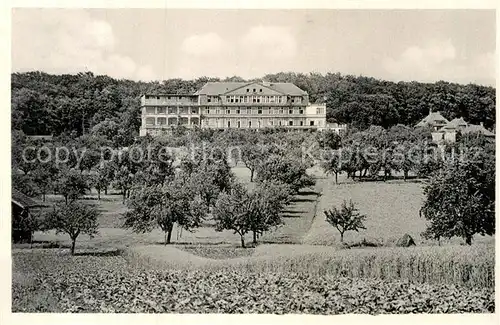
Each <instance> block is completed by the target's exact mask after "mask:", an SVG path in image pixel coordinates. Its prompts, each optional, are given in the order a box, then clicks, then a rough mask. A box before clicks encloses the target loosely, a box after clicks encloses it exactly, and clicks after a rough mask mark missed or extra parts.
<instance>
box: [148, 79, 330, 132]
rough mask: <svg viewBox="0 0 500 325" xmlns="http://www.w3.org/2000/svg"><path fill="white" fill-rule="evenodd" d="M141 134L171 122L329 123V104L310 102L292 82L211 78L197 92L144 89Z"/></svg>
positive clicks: (221, 125) (234, 125) (305, 125)
mask: <svg viewBox="0 0 500 325" xmlns="http://www.w3.org/2000/svg"><path fill="white" fill-rule="evenodd" d="M141 112H142V124H141V129H140V135H141V136H144V135H146V134H151V135H158V134H161V133H163V132H164V131H168V130H170V129H171V127H172V126H178V125H183V126H185V127H187V128H193V127H200V128H219V129H225V128H243V129H260V128H272V127H285V128H290V129H298V130H300V129H318V130H322V129H324V128H325V127H326V105H325V104H310V103H309V95H308V94H307V92H305V91H303V90H302V89H300V88H298V87H297V86H295V85H294V84H291V83H272V82H209V83H207V84H205V85H204V86H203V87H202V88H201V89H200V90H198V91H197V92H196V93H194V94H189V95H188V94H183V95H179V94H162V95H158V94H146V95H143V96H142V98H141Z"/></svg>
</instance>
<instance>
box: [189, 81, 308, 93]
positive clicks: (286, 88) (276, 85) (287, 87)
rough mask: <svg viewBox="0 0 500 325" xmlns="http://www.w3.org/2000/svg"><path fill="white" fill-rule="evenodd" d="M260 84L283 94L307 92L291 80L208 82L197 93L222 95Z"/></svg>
mask: <svg viewBox="0 0 500 325" xmlns="http://www.w3.org/2000/svg"><path fill="white" fill-rule="evenodd" d="M252 84H259V85H261V86H263V87H267V88H269V89H272V90H274V91H277V92H279V93H282V94H283V95H292V96H302V95H306V94H307V92H305V91H304V90H302V89H300V88H299V87H297V86H295V85H294V84H292V83H289V82H207V83H206V84H205V85H204V86H203V87H202V88H201V89H200V90H198V91H197V92H195V95H221V94H225V93H227V92H230V91H233V90H236V89H238V88H241V87H245V86H247V85H252Z"/></svg>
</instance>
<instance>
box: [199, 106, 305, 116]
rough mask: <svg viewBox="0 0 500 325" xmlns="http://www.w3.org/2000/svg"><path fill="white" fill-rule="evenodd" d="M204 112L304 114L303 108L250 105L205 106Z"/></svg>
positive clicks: (208, 113)
mask: <svg viewBox="0 0 500 325" xmlns="http://www.w3.org/2000/svg"><path fill="white" fill-rule="evenodd" d="M203 112H204V114H206V115H210V114H216V115H217V114H242V115H246V114H264V115H267V114H289V115H292V114H299V115H301V114H304V110H303V109H288V110H287V109H283V108H269V107H258V108H255V107H252V108H250V107H249V108H246V107H235V108H226V109H222V108H208V107H207V108H206V109H204V110H203Z"/></svg>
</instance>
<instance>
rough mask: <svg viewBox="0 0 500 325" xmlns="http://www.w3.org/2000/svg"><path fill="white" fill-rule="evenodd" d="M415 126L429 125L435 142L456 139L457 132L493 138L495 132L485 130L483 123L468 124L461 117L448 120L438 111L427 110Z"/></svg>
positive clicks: (439, 142)
mask: <svg viewBox="0 0 500 325" xmlns="http://www.w3.org/2000/svg"><path fill="white" fill-rule="evenodd" d="M416 126H417V127H425V126H429V127H431V128H432V130H433V132H432V141H434V142H435V143H437V144H442V143H444V142H455V141H457V134H458V133H461V134H467V133H481V134H483V135H484V136H486V137H488V138H495V134H494V133H493V132H491V131H489V130H487V129H486V128H485V127H484V126H483V123H481V124H480V125H475V124H469V123H467V122H465V120H464V119H463V118H461V117H460V118H455V119H453V120H451V121H448V120H447V119H446V118H444V117H443V116H442V115H441V114H440V113H439V112H429V115H427V116H426V117H425V118H424V119H423V120H422V121H420V122H419V123H418V124H417V125H416Z"/></svg>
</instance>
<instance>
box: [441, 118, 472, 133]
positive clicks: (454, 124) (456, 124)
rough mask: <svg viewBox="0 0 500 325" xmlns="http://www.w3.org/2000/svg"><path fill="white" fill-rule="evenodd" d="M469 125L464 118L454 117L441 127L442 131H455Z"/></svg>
mask: <svg viewBox="0 0 500 325" xmlns="http://www.w3.org/2000/svg"><path fill="white" fill-rule="evenodd" d="M465 127H467V122H465V121H464V119H463V118H454V119H453V120H451V121H450V122H448V123H447V124H446V125H445V126H443V127H442V128H441V130H440V131H453V130H457V129H463V128H465Z"/></svg>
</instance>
